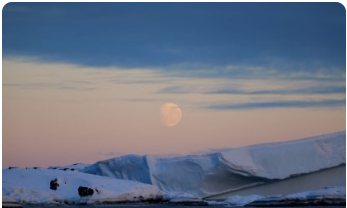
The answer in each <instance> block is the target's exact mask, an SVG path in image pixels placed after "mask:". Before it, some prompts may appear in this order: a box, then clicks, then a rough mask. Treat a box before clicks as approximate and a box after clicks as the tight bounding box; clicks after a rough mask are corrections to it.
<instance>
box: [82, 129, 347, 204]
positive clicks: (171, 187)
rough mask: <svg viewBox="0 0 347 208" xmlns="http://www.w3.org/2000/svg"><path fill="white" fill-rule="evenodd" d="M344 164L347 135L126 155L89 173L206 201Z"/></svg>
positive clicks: (105, 161) (340, 133)
mask: <svg viewBox="0 0 347 208" xmlns="http://www.w3.org/2000/svg"><path fill="white" fill-rule="evenodd" d="M345 163H346V132H337V133H332V134H327V135H322V136H315V137H310V138H305V139H299V140H295V141H288V142H280V143H269V144H259V145H251V146H246V147H241V148H230V149H223V150H219V151H214V152H209V153H206V154H199V155H186V156H175V157H160V156H148V155H144V156H140V155H125V156H121V157H117V158H113V159H109V160H104V161H99V162H97V163H95V164H94V165H91V166H87V167H85V168H84V169H82V170H80V171H82V172H85V173H90V174H96V175H102V176H108V177H112V178H117V179H128V180H133V181H139V182H142V183H147V184H153V185H156V186H158V187H159V188H160V189H161V190H163V191H166V192H167V191H177V192H186V193H189V194H193V195H195V196H199V197H206V196H211V195H215V194H220V193H224V192H230V191H233V190H239V189H242V188H246V187H252V186H256V185H259V184H265V183H269V182H273V181H276V180H281V179H286V178H290V177H293V176H297V175H301V174H307V173H312V172H315V171H319V170H323V169H327V168H331V167H336V166H339V165H342V164H345Z"/></svg>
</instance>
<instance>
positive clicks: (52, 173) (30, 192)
mask: <svg viewBox="0 0 347 208" xmlns="http://www.w3.org/2000/svg"><path fill="white" fill-rule="evenodd" d="M55 179H56V181H55V182H53V185H54V184H55V186H56V190H53V189H54V188H53V189H51V182H52V181H54V180H55ZM56 184H59V185H58V186H57V185H56ZM79 187H87V188H90V189H91V190H92V191H91V190H89V192H93V194H92V195H91V196H83V197H81V196H80V195H79V191H78V189H79ZM2 196H3V198H6V199H8V200H11V199H12V200H14V201H16V202H19V203H34V204H35V203H36V204H55V203H104V202H123V201H145V200H159V199H161V198H162V197H163V193H162V192H161V191H160V190H159V189H158V188H157V187H156V186H152V185H148V184H143V183H139V182H135V181H127V180H119V179H114V178H109V177H103V176H97V175H91V174H85V173H80V172H76V171H68V172H66V171H62V170H52V169H40V168H39V169H19V168H16V169H10V170H3V171H2Z"/></svg>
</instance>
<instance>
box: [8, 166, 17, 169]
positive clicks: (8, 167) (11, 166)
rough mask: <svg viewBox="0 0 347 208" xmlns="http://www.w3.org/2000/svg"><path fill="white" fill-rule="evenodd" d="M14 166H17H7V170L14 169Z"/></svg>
mask: <svg viewBox="0 0 347 208" xmlns="http://www.w3.org/2000/svg"><path fill="white" fill-rule="evenodd" d="M15 168H17V167H12V166H10V167H8V169H9V170H11V169H15Z"/></svg>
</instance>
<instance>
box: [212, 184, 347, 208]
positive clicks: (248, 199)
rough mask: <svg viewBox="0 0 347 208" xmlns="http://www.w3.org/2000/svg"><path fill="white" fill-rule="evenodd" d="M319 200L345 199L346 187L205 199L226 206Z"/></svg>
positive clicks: (293, 203)
mask: <svg viewBox="0 0 347 208" xmlns="http://www.w3.org/2000/svg"><path fill="white" fill-rule="evenodd" d="M318 200H319V202H320V203H322V202H325V203H326V204H329V203H330V205H333V204H338V203H340V202H343V201H346V187H344V186H335V187H325V188H323V189H318V190H310V191H305V192H299V193H295V194H290V195H286V196H282V195H277V196H269V197H265V196H260V195H248V196H238V195H235V196H230V197H228V198H227V199H226V200H224V201H207V202H208V204H209V205H224V206H228V207H238V206H245V205H248V204H249V205H250V206H252V205H253V206H255V205H258V206H259V205H262V207H266V206H270V205H272V206H274V205H275V204H276V205H282V206H283V205H287V206H289V205H291V206H294V205H309V204H310V203H311V205H313V204H314V203H317V201H318Z"/></svg>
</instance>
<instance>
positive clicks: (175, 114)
mask: <svg viewBox="0 0 347 208" xmlns="http://www.w3.org/2000/svg"><path fill="white" fill-rule="evenodd" d="M160 118H161V122H162V123H163V124H164V125H165V126H167V127H173V126H176V125H177V124H178V123H179V122H180V121H181V118H182V111H181V108H180V107H179V106H178V105H177V104H176V103H165V104H163V105H162V106H161V109H160Z"/></svg>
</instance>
